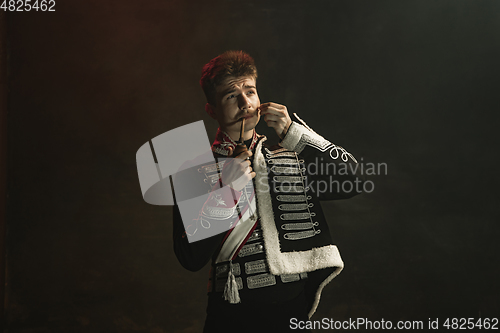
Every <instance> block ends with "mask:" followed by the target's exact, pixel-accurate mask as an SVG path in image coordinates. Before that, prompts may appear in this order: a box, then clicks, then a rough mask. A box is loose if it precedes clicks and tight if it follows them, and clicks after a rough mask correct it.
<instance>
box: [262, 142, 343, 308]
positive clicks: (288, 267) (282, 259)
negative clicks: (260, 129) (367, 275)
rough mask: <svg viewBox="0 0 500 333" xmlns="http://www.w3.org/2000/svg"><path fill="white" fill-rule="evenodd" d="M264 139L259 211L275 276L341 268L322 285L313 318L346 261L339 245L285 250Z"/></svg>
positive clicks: (267, 251)
mask: <svg viewBox="0 0 500 333" xmlns="http://www.w3.org/2000/svg"><path fill="white" fill-rule="evenodd" d="M264 141H266V138H263V139H262V140H260V141H259V143H258V144H257V147H256V149H255V158H254V170H255V173H256V176H255V190H256V196H257V207H258V210H259V216H260V224H261V227H262V232H263V238H264V244H265V248H266V254H267V262H268V265H269V270H270V271H271V273H272V274H274V275H281V274H296V273H303V272H312V271H315V270H318V269H322V268H327V267H337V268H336V269H335V271H334V272H333V273H332V274H331V275H329V276H328V277H327V278H326V279H325V280H324V281H323V282H322V283H321V284H320V286H319V288H318V290H317V292H316V296H315V300H314V303H313V306H312V309H311V311H310V312H309V317H311V316H312V315H313V314H314V312H315V311H316V308H317V306H318V304H319V299H320V297H321V291H322V290H323V288H324V287H325V286H326V285H327V284H328V283H329V282H330V281H331V280H332V279H333V278H334V277H335V276H337V275H338V274H339V273H340V271H342V268H343V267H344V263H343V262H342V259H341V257H340V253H339V251H338V249H337V247H336V246H335V245H327V246H323V247H320V248H313V249H311V250H308V251H293V252H286V253H283V252H281V246H280V243H279V234H278V230H277V229H276V224H275V222H274V212H273V207H272V200H271V194H270V189H271V186H270V185H269V175H268V173H267V167H266V161H265V159H264V155H263V154H262V152H261V149H262V143H263V142H264Z"/></svg>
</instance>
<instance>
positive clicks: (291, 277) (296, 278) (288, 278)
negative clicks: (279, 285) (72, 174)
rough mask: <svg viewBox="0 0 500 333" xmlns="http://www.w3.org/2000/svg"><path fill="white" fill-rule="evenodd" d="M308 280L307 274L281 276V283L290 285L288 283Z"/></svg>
mask: <svg viewBox="0 0 500 333" xmlns="http://www.w3.org/2000/svg"><path fill="white" fill-rule="evenodd" d="M306 278H307V273H306V272H304V273H300V274H283V275H280V279H281V282H283V283H288V282H295V281H299V280H300V279H306Z"/></svg>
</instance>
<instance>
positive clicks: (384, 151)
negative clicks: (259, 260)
mask: <svg viewBox="0 0 500 333" xmlns="http://www.w3.org/2000/svg"><path fill="white" fill-rule="evenodd" d="M55 8H56V12H54V13H48V12H44V13H42V12H38V13H34V12H30V13H26V12H24V13H9V14H8V37H9V69H8V70H9V71H8V74H9V124H8V129H9V133H8V138H9V160H8V168H9V172H8V175H9V179H8V180H9V191H8V194H9V202H8V233H7V260H8V261H7V264H8V266H7V282H8V284H7V299H6V308H7V309H6V319H7V326H6V330H5V332H9V333H14V332H25V333H28V332H29V333H35V332H36V333H38V332H65V333H67V332H151V333H162V332H200V331H201V327H202V325H203V322H204V318H205V306H206V283H207V278H208V267H206V268H205V269H203V270H202V271H200V272H197V273H191V272H188V271H186V270H184V269H183V268H182V267H181V266H180V265H179V264H178V262H177V260H176V258H175V256H174V253H173V250H172V239H171V236H172V230H171V229H172V223H171V213H172V211H171V207H162V206H151V205H148V204H146V203H145V202H144V201H143V199H142V197H141V192H140V187H139V182H138V177H137V172H136V166H135V153H136V151H137V149H138V148H139V147H140V146H141V145H142V144H143V143H145V142H146V141H147V140H149V139H151V138H153V137H155V136H157V135H159V134H162V133H164V132H166V131H168V130H170V129H174V128H176V127H178V126H181V125H185V124H187V123H190V122H194V121H197V120H200V119H203V120H204V121H205V123H206V127H207V131H208V135H209V138H210V139H211V140H212V139H213V137H214V134H215V130H216V128H217V126H216V123H214V121H213V120H212V119H211V118H209V117H208V116H207V115H206V114H205V111H204V103H205V101H204V96H203V93H202V91H201V89H200V88H199V85H198V80H199V76H200V73H201V68H202V66H203V65H204V64H205V63H206V62H207V61H209V60H210V59H211V58H213V57H214V56H216V55H218V54H219V53H221V52H223V51H225V50H227V49H243V50H246V51H247V52H249V53H250V54H251V55H253V56H254V58H255V60H256V63H257V66H258V68H259V79H258V89H259V95H260V98H261V101H262V102H267V101H274V102H277V103H281V104H285V105H286V106H287V107H288V109H289V111H290V112H297V113H298V114H299V116H301V118H302V119H304V120H305V121H306V122H307V123H308V124H309V125H310V126H311V127H312V128H314V129H315V130H316V131H317V132H318V133H321V134H322V135H324V136H325V137H327V138H328V139H330V140H331V141H332V142H334V143H337V144H340V145H342V146H344V147H345V148H347V149H348V150H349V151H350V152H352V153H353V154H354V155H355V156H356V157H357V158H358V160H360V159H361V158H363V162H365V163H366V162H372V163H387V165H388V175H382V176H376V177H371V180H372V181H374V183H375V191H374V192H373V193H371V194H364V195H362V196H359V197H356V198H353V199H351V200H347V201H336V202H325V203H323V208H324V210H325V213H326V214H327V216H328V218H329V222H330V228H331V230H332V234H333V237H334V240H335V242H336V244H337V245H338V247H339V249H340V252H341V254H342V257H343V259H344V261H345V265H346V266H345V269H344V271H343V272H342V273H341V275H339V276H338V277H337V278H336V279H334V280H333V282H332V283H331V284H330V285H328V286H327V287H326V289H325V291H324V293H323V296H322V301H321V303H320V305H319V308H318V311H317V313H316V314H315V316H314V317H313V319H318V320H320V319H321V318H323V317H326V318H333V319H335V320H347V319H349V318H354V319H355V318H358V317H359V318H368V319H370V320H381V319H382V318H384V319H385V320H392V321H393V322H396V321H398V320H423V321H424V323H425V324H426V325H427V322H428V318H433V319H434V318H440V320H442V321H444V319H446V318H447V317H473V318H479V317H499V316H500V305H499V295H500V290H499V286H498V280H499V277H500V276H499V275H500V274H499V268H498V262H499V245H498V239H499V226H498V220H499V209H498V185H499V177H498V170H497V168H498V162H499V159H498V151H497V150H498V149H497V143H498V139H497V137H498V135H497V127H498V124H499V115H498V113H499V110H500V108H499V107H500V102H499V98H498V91H499V88H500V82H499V74H500V69H499V59H500V2H499V1H494V0H492V1H481V0H478V1H470V0H469V1H464V0H449V1H444V0H436V1H424V0H419V1H416V0H412V1H401V0H392V1H379V0H376V1H375V0H370V1H352V0H350V1H334V0H329V1H293V0H292V1H274V2H271V1H253V0H250V1H243V2H242V1H233V0H225V1H220V0H219V1H210V2H209V1H204V2H202V1H199V2H189V1H180V0H177V1H159V0H151V1H140V2H139V1H131V0H120V1H118V0H111V1H97V0H92V1H90V0H87V1H83V0H78V1H77V0H71V1H69V0H68V1H59V0H56V7H55ZM258 129H259V132H261V133H264V134H266V135H268V137H269V138H270V140H272V141H277V140H276V137H275V134H274V133H273V132H272V131H269V130H268V129H267V128H266V127H265V123H262V124H260V125H259V128H258ZM179 144H180V145H182V142H179ZM173 158H174V157H173ZM254 320H256V319H254Z"/></svg>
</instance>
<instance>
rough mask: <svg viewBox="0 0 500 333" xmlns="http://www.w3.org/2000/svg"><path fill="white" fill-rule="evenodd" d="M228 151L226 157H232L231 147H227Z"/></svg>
mask: <svg viewBox="0 0 500 333" xmlns="http://www.w3.org/2000/svg"><path fill="white" fill-rule="evenodd" d="M228 149H229V154H227V157H231V156H233V148H232V147H228Z"/></svg>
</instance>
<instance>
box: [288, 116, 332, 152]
mask: <svg viewBox="0 0 500 333" xmlns="http://www.w3.org/2000/svg"><path fill="white" fill-rule="evenodd" d="M306 145H309V146H313V147H315V148H317V149H319V150H321V151H325V150H327V149H328V148H329V147H331V146H333V144H332V143H331V142H330V141H328V140H326V139H325V138H323V137H322V136H321V135H319V134H317V133H316V132H313V131H311V130H309V129H307V128H306V127H304V126H303V125H301V124H299V123H296V122H295V121H292V124H291V125H290V127H289V128H288V131H287V132H286V135H285V137H284V138H283V140H282V141H281V142H280V146H282V147H283V148H286V149H288V150H291V151H294V152H296V153H297V154H300V153H301V152H302V151H303V150H304V147H305V146H306Z"/></svg>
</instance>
